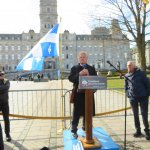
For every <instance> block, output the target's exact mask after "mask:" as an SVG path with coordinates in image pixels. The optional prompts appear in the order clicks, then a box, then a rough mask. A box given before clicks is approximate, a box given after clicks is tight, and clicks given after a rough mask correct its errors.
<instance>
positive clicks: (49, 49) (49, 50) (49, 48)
mask: <svg viewBox="0 0 150 150" xmlns="http://www.w3.org/2000/svg"><path fill="white" fill-rule="evenodd" d="M51 50H52V49H51V45H49V47H48V53H49V54H50V52H51Z"/></svg>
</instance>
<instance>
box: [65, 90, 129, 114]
mask: <svg viewBox="0 0 150 150" xmlns="http://www.w3.org/2000/svg"><path fill="white" fill-rule="evenodd" d="M70 92H71V91H70V90H69V91H67V92H66V93H65V95H64V98H65V99H64V102H65V103H64V108H65V114H64V116H70V115H71V113H72V104H70V103H69V94H70ZM94 98H95V111H96V116H118V115H124V110H125V101H126V100H127V98H126V95H125V93H124V89H107V90H97V91H96V92H95V94H94ZM68 106H70V107H69V108H68ZM126 109H127V110H128V115H131V114H132V111H131V109H130V103H129V100H127V108H126Z"/></svg>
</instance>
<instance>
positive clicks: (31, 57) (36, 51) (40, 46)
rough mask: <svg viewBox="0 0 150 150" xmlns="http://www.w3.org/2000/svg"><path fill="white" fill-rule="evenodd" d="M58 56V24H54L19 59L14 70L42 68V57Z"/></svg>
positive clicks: (39, 69)
mask: <svg viewBox="0 0 150 150" xmlns="http://www.w3.org/2000/svg"><path fill="white" fill-rule="evenodd" d="M57 56H59V24H56V25H55V26H54V27H53V28H52V29H51V30H50V31H49V32H48V33H47V34H46V35H45V36H44V37H43V38H42V39H41V40H40V41H39V42H38V43H37V44H36V45H35V46H34V47H33V48H32V49H31V51H30V52H29V53H28V54H27V55H26V56H25V57H24V58H23V59H22V60H21V62H20V63H19V64H18V66H17V68H16V70H38V71H41V70H42V69H43V63H44V58H46V57H57Z"/></svg>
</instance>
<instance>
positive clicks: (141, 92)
mask: <svg viewBox="0 0 150 150" xmlns="http://www.w3.org/2000/svg"><path fill="white" fill-rule="evenodd" d="M149 89H150V86H149V79H148V78H147V77H146V73H145V72H144V71H141V70H140V69H135V71H134V72H133V73H127V74H126V75H125V91H126V94H127V97H128V98H142V97H148V96H149Z"/></svg>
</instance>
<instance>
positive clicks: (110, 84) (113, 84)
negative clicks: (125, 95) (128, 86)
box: [107, 77, 124, 89]
mask: <svg viewBox="0 0 150 150" xmlns="http://www.w3.org/2000/svg"><path fill="white" fill-rule="evenodd" d="M107 88H108V89H110V88H124V79H120V78H119V77H115V78H107Z"/></svg>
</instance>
